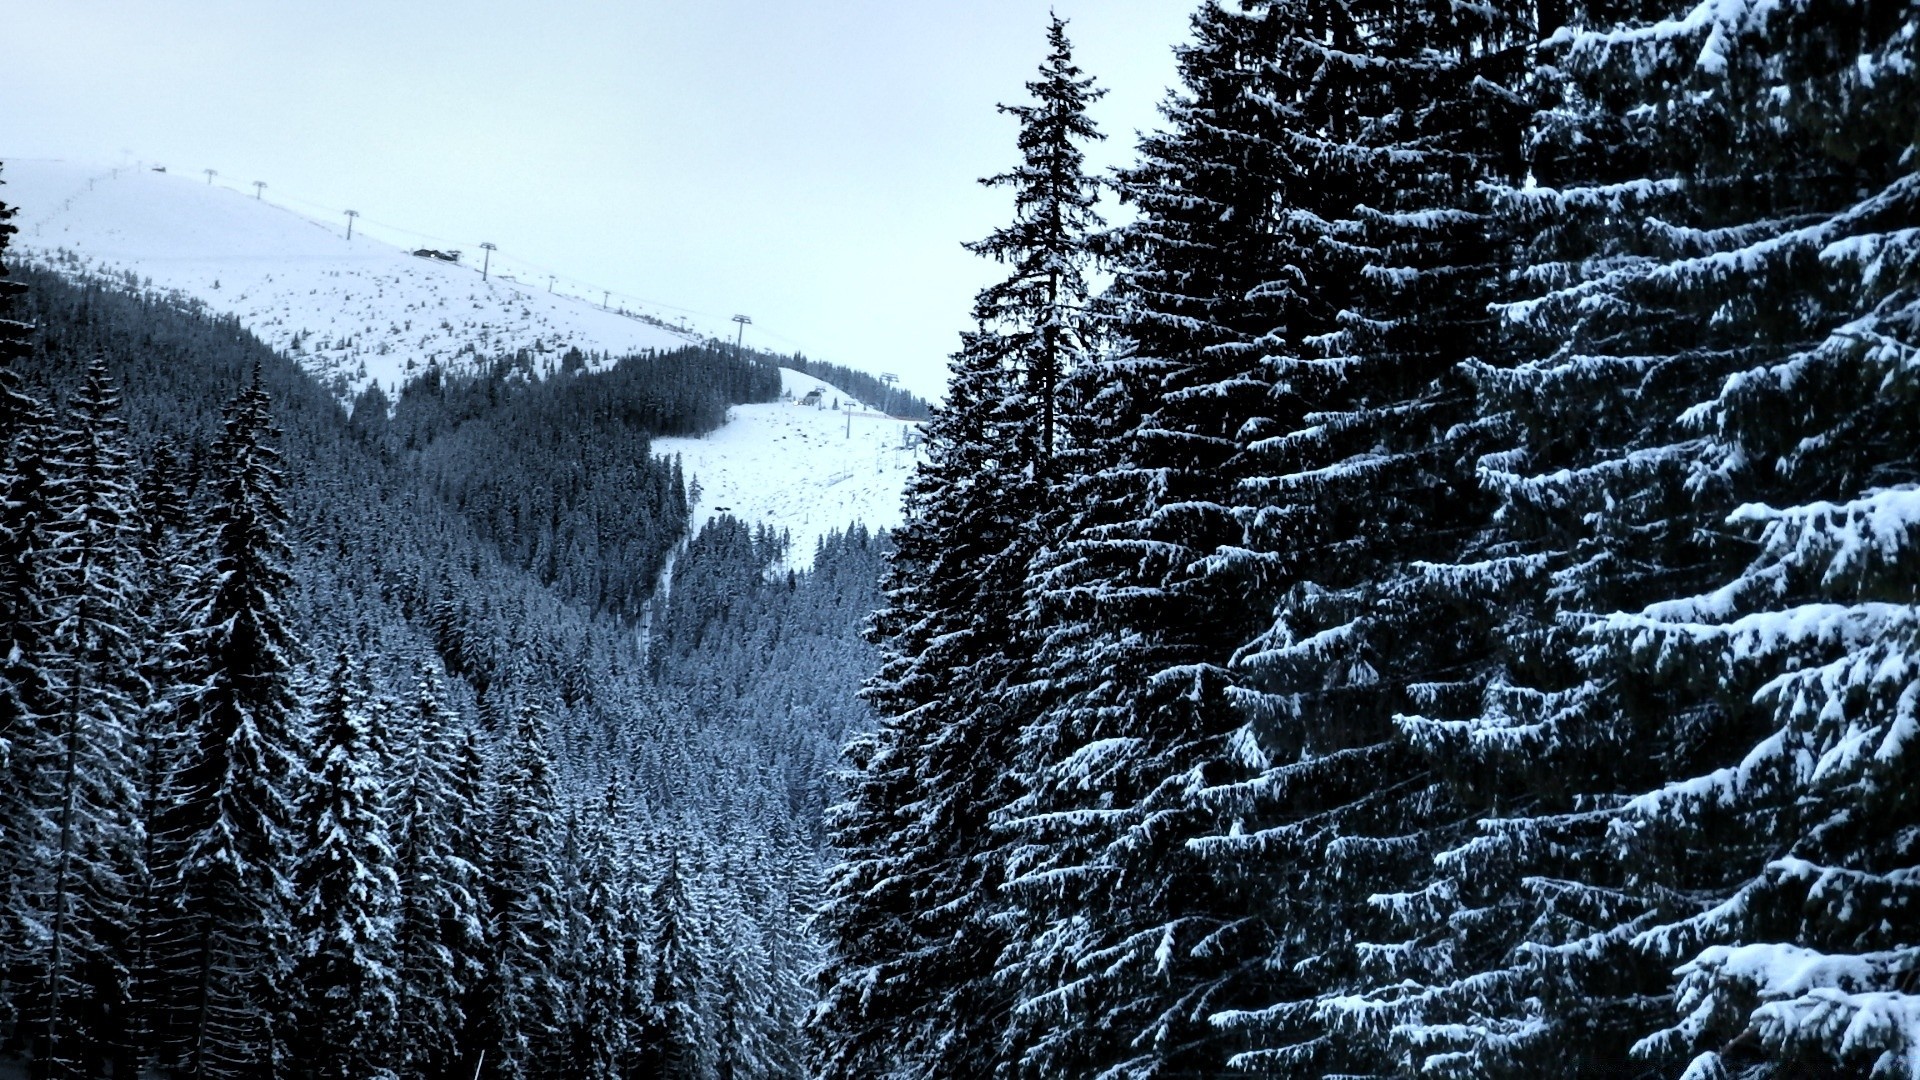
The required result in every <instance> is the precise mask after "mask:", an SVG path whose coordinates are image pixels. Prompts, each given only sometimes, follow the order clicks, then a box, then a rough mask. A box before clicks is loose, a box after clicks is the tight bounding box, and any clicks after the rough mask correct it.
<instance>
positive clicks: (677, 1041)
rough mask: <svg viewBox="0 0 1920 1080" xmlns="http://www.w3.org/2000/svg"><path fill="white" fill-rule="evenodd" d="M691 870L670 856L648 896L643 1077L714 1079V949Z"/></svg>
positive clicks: (677, 856) (641, 1055)
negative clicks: (649, 966)
mask: <svg viewBox="0 0 1920 1080" xmlns="http://www.w3.org/2000/svg"><path fill="white" fill-rule="evenodd" d="M692 877H693V874H692V873H691V867H689V866H688V865H687V862H686V861H685V860H684V859H683V858H682V857H681V854H680V852H679V851H677V850H676V851H673V852H670V853H669V854H668V855H667V861H666V865H665V867H664V868H663V870H662V873H661V875H660V879H659V881H658V882H656V883H655V884H654V886H653V889H652V891H651V892H650V893H649V894H648V897H647V901H648V907H649V909H650V911H651V914H652V917H653V919H652V921H653V926H652V928H651V929H652V945H653V949H652V952H653V972H652V983H653V986H652V991H653V992H652V995H651V997H652V1000H651V1002H650V1003H649V1004H648V1006H647V1015H646V1018H645V1020H643V1021H642V1022H641V1025H640V1030H639V1032H638V1038H639V1043H640V1053H639V1060H638V1066H639V1070H640V1075H642V1076H657V1077H660V1080H711V1078H712V1077H713V1075H714V1054H713V1045H712V1039H713V1035H714V1033H713V1031H712V1028H711V1026H710V1018H709V1009H708V1005H709V1002H708V1000H707V998H708V993H709V990H710V988H709V986H708V983H709V979H710V973H711V970H712V963H713V957H712V955H711V953H712V945H711V942H710V941H709V940H708V938H707V933H706V925H705V921H706V920H705V917H704V916H705V913H704V912H702V911H701V910H700V908H699V906H698V900H699V898H698V894H697V891H696V885H695V882H693V881H692V880H691V878H692Z"/></svg>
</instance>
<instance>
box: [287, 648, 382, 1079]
mask: <svg viewBox="0 0 1920 1080" xmlns="http://www.w3.org/2000/svg"><path fill="white" fill-rule="evenodd" d="M362 681H363V680H362V676H361V674H360V672H359V670H358V664H357V663H356V661H355V659H354V657H353V656H352V654H351V653H349V652H348V650H347V649H346V648H345V647H344V646H343V647H342V648H341V650H340V652H339V655H338V657H337V658H336V660H335V661H334V667H333V672H332V673H331V674H330V675H329V676H328V679H327V684H326V691H325V696H324V697H323V698H322V700H321V701H320V702H319V704H318V706H317V708H316V709H315V710H314V717H313V722H314V748H313V758H312V762H311V764H310V765H309V766H308V772H309V774H310V776H311V779H310V780H309V781H308V789H307V791H306V797H305V800H304V806H303V807H302V809H301V814H300V830H299V834H298V839H297V842H296V848H295V851H296V852H297V861H296V863H295V865H294V871H293V885H294V895H295V896H296V898H297V900H296V905H297V906H296V907H295V908H294V910H293V912H292V929H293V950H294V951H293V962H292V968H293V972H292V974H293V987H294V990H295V993H296V995H297V1002H298V1023H297V1026H296V1028H295V1030H294V1031H293V1033H292V1038H291V1042H292V1043H293V1045H294V1048H295V1054H296V1057H295V1061H296V1062H297V1064H296V1068H297V1069H298V1070H299V1071H300V1072H301V1073H303V1074H304V1075H310V1076H313V1077H317V1078H322V1080H350V1078H360V1077H380V1076H392V1075H393V1073H392V1070H391V1069H390V1068H389V1067H388V1064H387V1063H388V1062H389V1061H391V1060H392V1059H393V1056H394V1052H395V1045H394V1042H393V1034H394V1027H395V1023H396V1021H397V1017H398V1012H397V1006H398V997H399V995H398V992H397V983H398V977H397V973H396V971H395V969H394V959H395V957H394V933H393V929H394V928H393V917H394V911H393V909H394V906H395V905H394V901H395V892H396V890H397V887H398V881H397V878H396V875H395V872H394V852H393V848H392V846H391V844H390V843H389V842H388V837H387V827H386V822H385V820H384V819H383V816H382V815H383V813H384V811H385V803H386V799H387V792H386V788H385V784H386V779H387V778H386V777H385V776H384V775H383V768H382V767H383V766H384V765H385V762H383V761H381V760H380V756H381V755H380V753H379V749H380V748H379V742H380V741H381V736H380V734H379V732H377V731H376V730H375V728H374V725H376V724H377V723H379V722H380V720H381V719H382V718H383V713H382V711H381V710H377V709H374V708H371V707H370V706H369V703H368V701H367V697H366V690H365V688H364V686H363V685H362Z"/></svg>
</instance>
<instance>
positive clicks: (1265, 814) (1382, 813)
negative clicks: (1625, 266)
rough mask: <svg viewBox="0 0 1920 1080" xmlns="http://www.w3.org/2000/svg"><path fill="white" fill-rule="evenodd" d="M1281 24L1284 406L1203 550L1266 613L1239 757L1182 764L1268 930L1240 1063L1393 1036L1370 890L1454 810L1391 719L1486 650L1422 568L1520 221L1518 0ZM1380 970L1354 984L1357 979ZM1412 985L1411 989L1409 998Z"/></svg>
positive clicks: (1246, 648) (1471, 423)
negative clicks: (1225, 518) (1219, 778)
mask: <svg viewBox="0 0 1920 1080" xmlns="http://www.w3.org/2000/svg"><path fill="white" fill-rule="evenodd" d="M1263 10H1264V17H1265V19H1266V20H1268V21H1269V22H1270V23H1273V24H1275V29H1276V30H1277V31H1278V32H1279V34H1280V35H1281V39H1280V41H1279V42H1278V45H1277V50H1276V57H1275V61H1274V65H1273V71H1274V74H1275V75H1277V76H1279V83H1280V85H1281V86H1283V87H1293V88H1298V89H1297V90H1296V91H1295V92H1292V93H1278V92H1276V93H1274V94H1273V95H1272V100H1273V101H1274V102H1275V105H1274V107H1273V112H1272V116H1271V117H1270V119H1269V120H1268V121H1267V127H1268V129H1269V130H1270V137H1271V138H1273V139H1274V140H1275V141H1277V142H1278V143H1279V144H1280V145H1281V146H1282V147H1283V148H1284V152H1283V153H1281V154H1279V155H1278V157H1277V160H1276V165H1277V173H1276V180H1277V182H1278V190H1279V195H1278V198H1277V200H1276V205H1275V206H1274V208H1273V211H1272V212H1273V213H1274V214H1275V215H1276V216H1277V219H1278V220H1277V222H1276V225H1275V228H1274V234H1273V237H1272V241H1271V242H1272V244H1273V246H1274V249H1275V251H1274V255H1273V256H1272V258H1273V260H1274V261H1275V262H1276V263H1278V264H1283V265H1284V266H1285V267H1286V275H1285V276H1284V277H1282V278H1281V279H1280V280H1278V281H1275V282H1273V283H1271V284H1270V285H1268V286H1265V287H1263V292H1265V293H1268V294H1270V295H1271V296H1272V298H1273V300H1274V301H1276V302H1278V301H1284V303H1285V305H1286V306H1285V309H1284V315H1285V317H1284V319H1283V321H1282V322H1280V323H1279V324H1278V325H1276V327H1275V328H1274V330H1273V332H1272V333H1270V334H1269V335H1267V337H1266V338H1265V339H1263V341H1262V342H1261V348H1262V350H1263V351H1264V354H1265V355H1264V356H1263V358H1262V368H1263V373H1264V376H1265V377H1266V378H1268V379H1269V380H1271V382H1272V385H1273V388H1274V394H1275V397H1276V399H1278V400H1279V401H1280V402H1282V403H1284V404H1285V406H1286V407H1284V408H1282V409H1280V410H1278V411H1277V412H1274V413H1271V414H1270V415H1269V417H1268V418H1267V419H1266V420H1264V421H1252V422H1249V423H1248V424H1247V425H1246V427H1244V428H1243V429H1242V432H1241V439H1242V440H1243V443H1244V445H1245V446H1246V447H1247V450H1248V452H1249V455H1250V456H1251V457H1252V459H1253V460H1252V461H1251V463H1250V467H1249V471H1248V475H1246V476H1245V478H1244V479H1242V480H1241V482H1240V486H1239V488H1238V490H1237V491H1236V492H1235V493H1234V501H1235V503H1236V504H1237V509H1236V516H1237V517H1238V519H1239V521H1240V523H1241V526H1242V530H1243V534H1244V541H1243V543H1242V545H1241V546H1239V547H1237V548H1235V547H1228V548H1224V549H1222V550H1221V551H1220V552H1219V553H1218V554H1217V555H1216V556H1215V558H1216V560H1217V561H1218V562H1219V563H1220V564H1222V565H1223V566H1227V567H1236V566H1237V567H1241V568H1242V569H1241V571H1240V572H1241V576H1242V579H1243V580H1245V581H1248V582H1249V583H1254V584H1255V587H1256V588H1257V589H1258V590H1260V591H1254V592H1251V594H1250V595H1248V596H1246V597H1245V598H1244V599H1243V600H1242V603H1243V604H1244V605H1245V606H1247V607H1249V608H1251V609H1254V610H1256V611H1271V612H1272V613H1273V615H1274V621H1273V622H1272V624H1271V625H1270V626H1269V627H1268V628H1267V629H1266V630H1265V631H1264V632H1263V633H1261V634H1259V635H1258V636H1257V637H1255V638H1253V639H1252V640H1250V641H1248V642H1246V643H1244V644H1243V645H1242V646H1241V648H1240V649H1239V650H1238V652H1237V654H1236V655H1235V657H1234V660H1233V662H1232V666H1233V668H1234V669H1235V671H1236V672H1238V673H1239V675H1240V678H1241V689H1240V690H1239V691H1238V692H1237V693H1236V695H1235V701H1236V704H1237V705H1238V707H1239V709H1240V710H1241V712H1242V715H1243V717H1244V718H1245V720H1244V724H1243V726H1242V727H1241V728H1240V729H1239V730H1238V731H1237V732H1236V733H1235V734H1234V735H1233V736H1232V740H1231V741H1232V742H1233V744H1234V745H1235V749H1236V751H1237V753H1238V754H1239V755H1241V756H1242V758H1243V759H1244V760H1245V761H1246V762H1248V763H1249V764H1251V765H1252V767H1253V770H1254V771H1253V775H1252V776H1251V777H1250V778H1248V779H1247V780H1246V781H1244V782H1241V783H1234V784H1228V785H1221V786H1215V787H1211V788H1204V789H1201V790H1199V791H1198V792H1197V793H1196V795H1195V801H1196V802H1197V803H1199V804H1200V806H1201V807H1202V808H1203V809H1204V810H1206V811H1207V812H1210V813H1211V814H1212V815H1213V818H1214V828H1215V830H1216V831H1215V832H1214V834H1213V835H1211V836H1208V837H1205V838H1204V839H1202V840H1200V841H1196V843H1195V847H1196V850H1197V852H1198V853H1199V854H1200V855H1202V856H1203V857H1205V858H1207V859H1208V860H1209V861H1210V862H1211V863H1212V864H1213V866H1214V868H1215V871H1216V873H1217V874H1218V875H1219V876H1220V877H1222V878H1223V879H1225V880H1230V881H1235V882H1237V883H1238V886H1239V888H1241V889H1242V890H1244V891H1245V892H1246V893H1248V894H1250V895H1251V896H1253V897H1254V898H1255V900H1254V907H1255V910H1256V911H1257V912H1258V918H1259V919H1260V920H1261V922H1262V923H1264V924H1265V926H1266V928H1267V930H1266V937H1267V940H1269V941H1270V942H1271V943H1272V944H1271V946H1270V950H1271V951H1270V952H1269V954H1268V956H1267V962H1266V964H1265V965H1263V967H1262V969H1260V970H1258V971H1257V972H1249V973H1248V975H1249V981H1251V982H1254V983H1255V985H1256V987H1257V989H1256V990H1255V994H1256V995H1258V996H1259V997H1263V998H1264V1000H1262V1001H1261V1005H1260V1007H1259V1008H1258V1009H1253V1010H1244V1011H1237V1012H1234V1013H1229V1014H1224V1015H1221V1016H1219V1017H1217V1018H1216V1022H1219V1023H1224V1024H1228V1025H1230V1026H1232V1027H1234V1028H1239V1029H1244V1030H1246V1031H1247V1032H1248V1033H1249V1035H1250V1036H1251V1038H1252V1041H1253V1044H1254V1046H1255V1049H1253V1050H1251V1051H1249V1052H1246V1053H1243V1054H1242V1055H1240V1057H1238V1058H1237V1059H1236V1061H1237V1064H1238V1065H1240V1066H1241V1067H1243V1068H1257V1069H1270V1070H1273V1071H1275V1072H1278V1073H1282V1074H1285V1075H1319V1074H1321V1073H1329V1074H1348V1073H1351V1074H1366V1073H1369V1072H1371V1071H1372V1070H1375V1069H1379V1068H1382V1067H1383V1065H1384V1063H1385V1062H1387V1061H1391V1060H1393V1059H1394V1058H1396V1057H1398V1056H1399V1054H1400V1052H1401V1048H1400V1047H1399V1046H1397V1045H1396V1039H1397V1031H1398V1030H1399V1027H1400V1025H1401V1024H1402V1023H1403V1022H1404V1021H1406V1020H1407V1019H1409V1018H1414V1019H1417V1018H1419V1017H1420V1015H1421V1013H1420V1009H1419V995H1418V994H1417V993H1412V992H1409V990H1408V988H1409V987H1410V986H1411V985H1413V984H1414V980H1415V977H1416V976H1422V977H1424V976H1425V975H1426V974H1427V970H1428V965H1429V964H1430V963H1431V962H1432V958H1433V954H1434V953H1435V951H1436V950H1435V949H1434V948H1433V944H1432V938H1431V937H1427V936H1426V935H1421V936H1418V937H1415V938H1413V939H1411V940H1405V939H1403V940H1395V939H1396V938H1398V936H1399V933H1400V928H1399V927H1397V926H1396V925H1395V923H1394V921H1393V920H1392V919H1391V918H1389V917H1387V912H1386V911H1385V910H1383V908H1387V909H1390V907H1391V905H1390V904H1382V902H1381V900H1380V899H1379V898H1380V897H1381V896H1382V894H1394V893H1401V892H1405V891H1408V890H1411V889H1414V888H1417V887H1418V886H1419V885H1420V884H1421V883H1422V882H1423V881H1424V880H1425V879H1426V878H1427V877H1428V876H1429V875H1430V869H1431V860H1432V856H1433V855H1434V853H1435V852H1436V851H1437V850H1438V849H1440V848H1441V847H1443V846H1448V845H1450V844H1451V843H1453V842H1455V841H1457V839H1458V836H1459V834H1460V832H1461V829H1462V826H1463V823H1464V820H1465V819H1466V815H1467V811H1466V810H1465V809H1464V808H1463V807H1462V806H1461V804H1460V803H1459V801H1458V800H1456V799H1455V798H1454V797H1453V793H1452V792H1451V791H1450V790H1449V789H1448V787H1447V785H1446V783H1445V779H1446V777H1445V774H1444V773H1443V772H1442V771H1441V770H1439V769H1436V768H1434V767H1433V765H1432V763H1431V762H1428V761H1426V760H1423V759H1422V758H1421V757H1420V756H1419V755H1418V754H1417V753H1415V752H1414V751H1413V749H1412V748H1411V747H1410V746H1409V745H1408V743H1407V742H1406V741H1405V740H1404V739H1402V738H1401V737H1400V735H1399V732H1398V729H1397V726H1396V723H1395V718H1396V716H1399V715H1404V714H1409V713H1419V714H1421V715H1426V716H1449V715H1454V716H1457V715H1463V714H1464V713H1466V712H1467V711H1469V710H1470V709H1471V708H1472V707H1473V706H1474V705H1475V704H1477V702H1478V700H1479V697H1480V691H1481V684H1482V682H1483V680H1484V679H1485V678H1486V677H1487V676H1488V674H1489V673H1490V670H1491V668H1492V665H1493V662H1494V661H1493V656H1494V652H1495V649H1496V644H1497V642H1496V639H1495V637H1494V635H1493V633H1492V630H1493V626H1494V620H1493V618H1492V616H1491V613H1485V614H1482V613H1480V612H1476V611H1474V610H1473V609H1472V608H1471V607H1470V606H1469V605H1466V604H1462V603H1461V602H1460V601H1459V599H1458V598H1457V597H1456V596H1455V595H1453V594H1452V593H1451V591H1450V590H1448V589H1447V588H1446V587H1445V583H1444V581H1437V580H1435V579H1434V578H1433V577H1432V576H1431V575H1430V574H1429V573H1428V571H1427V569H1426V568H1427V567H1429V566H1431V565H1433V564H1436V563H1444V564H1456V563H1461V562H1468V561H1474V560H1477V559H1479V558H1481V557H1483V556H1484V555H1485V554H1486V551H1485V547H1484V545H1485V543H1486V536H1487V532H1488V530H1489V527H1490V526H1491V506H1490V500H1489V499H1488V498H1486V496H1485V495H1484V493H1482V492H1481V491H1480V490H1479V489H1478V484H1477V482H1476V478H1475V476H1474V473H1473V467H1474V462H1475V459H1476V458H1477V457H1478V456H1479V454H1480V453H1481V452H1483V451H1484V450H1485V449H1489V448H1490V447H1489V446H1488V445H1487V440H1486V438H1485V432H1484V431H1483V429H1482V428H1481V427H1480V426H1479V425H1478V424H1477V422H1476V421H1477V419H1478V418H1477V416H1476V408H1477V404H1478V403H1477V402H1476V401H1475V399H1474V395H1473V392H1472V387H1471V385H1470V384H1469V383H1468V382H1467V380H1466V379H1465V378H1464V376H1463V375H1462V374H1461V372H1460V367H1461V365H1463V364H1466V363H1469V362H1474V363H1479V364H1483V365H1487V366H1495V367H1502V366H1506V360H1505V359H1504V357H1503V356H1502V355H1501V354H1500V352H1499V351H1498V350H1499V349H1500V346H1501V341H1500V339H1498V338H1497V337H1496V336H1495V335H1494V333H1493V331H1494V325H1493V321H1492V318H1491V316H1490V314H1489V311H1488V307H1489V304H1490V303H1491V302H1493V301H1495V300H1497V299H1499V298H1500V297H1501V296H1502V294H1503V293H1504V292H1505V291H1506V289H1507V288H1508V281H1509V274H1510V270H1511V267H1510V263H1511V256H1512V249H1513V246H1514V245H1513V243H1512V241H1511V240H1510V239H1509V238H1507V237H1506V235H1505V227H1504V222H1503V221H1502V220H1501V219H1500V218H1498V217H1497V216H1496V215H1495V214H1494V213H1493V210H1494V207H1493V205H1492V203H1491V200H1490V199H1489V197H1488V195H1487V191H1488V189H1489V187H1490V186H1492V185H1494V184H1502V183H1503V184H1509V185H1511V184H1516V183H1518V182H1519V180H1520V179H1521V175H1520V151H1521V146H1522V140H1521V134H1522V123H1523V121H1524V120H1525V118H1526V114H1525V112H1524V110H1523V109H1522V108H1521V107H1520V105H1521V101H1522V99H1521V98H1520V96H1519V93H1518V91H1519V89H1520V81H1521V78H1522V76H1523V75H1524V74H1525V70H1526V68H1525V63H1524V61H1525V59H1526V50H1525V46H1526V45H1527V44H1528V43H1529V42H1530V41H1531V31H1532V27H1531V24H1530V21H1529V20H1528V18H1527V12H1526V10H1525V8H1524V7H1523V6H1521V5H1515V4H1504V5H1482V6H1477V7H1461V6H1456V5H1451V4H1444V3H1426V2H1402V0H1366V2H1361V3H1345V2H1338V3H1335V2H1325V3H1323V2H1319V0H1301V2H1289V3H1272V4H1266V5H1263ZM1375 988H1379V991H1380V992H1379V995H1378V997H1377V998H1376V999H1375V1000H1373V1001H1371V1002H1370V1003H1369V1007H1368V1008H1354V1007H1353V1003H1354V1001H1355V999H1356V996H1357V995H1360V994H1362V993H1364V992H1366V991H1369V990H1374V989H1375ZM1403 999H1404V1000H1403Z"/></svg>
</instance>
